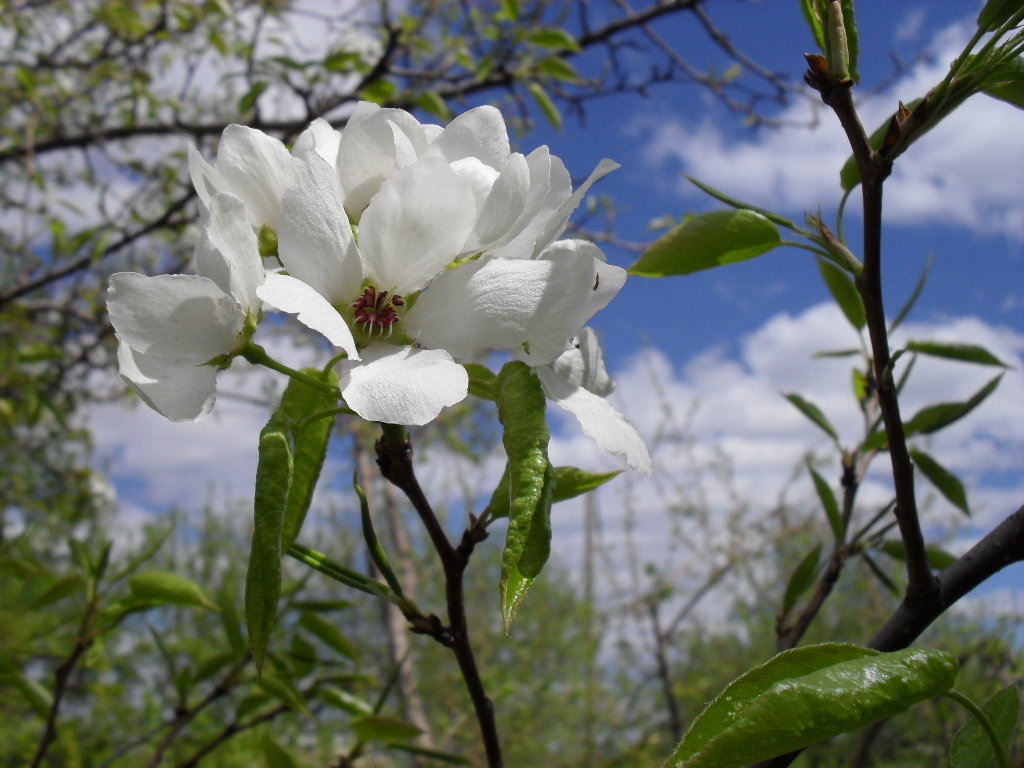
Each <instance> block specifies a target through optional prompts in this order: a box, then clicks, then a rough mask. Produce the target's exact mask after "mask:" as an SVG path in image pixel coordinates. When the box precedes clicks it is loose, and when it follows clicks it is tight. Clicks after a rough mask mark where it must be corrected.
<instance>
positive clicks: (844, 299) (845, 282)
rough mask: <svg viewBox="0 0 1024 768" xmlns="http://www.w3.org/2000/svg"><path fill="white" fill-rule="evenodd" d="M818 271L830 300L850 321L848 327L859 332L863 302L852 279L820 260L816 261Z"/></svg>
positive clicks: (842, 271)
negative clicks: (830, 296)
mask: <svg viewBox="0 0 1024 768" xmlns="http://www.w3.org/2000/svg"><path fill="white" fill-rule="evenodd" d="M818 269H819V271H820V272H821V276H822V277H823V278H824V280H825V285H827V286H828V290H829V292H830V293H831V294H832V298H833V299H835V302H836V304H838V305H839V308H840V309H841V310H843V314H844V315H846V319H847V320H849V321H850V325H852V326H853V327H854V328H856V329H857V330H858V331H859V330H860V329H861V328H863V327H864V322H865V315H864V301H863V299H861V297H860V294H859V293H858V292H857V287H856V286H855V285H854V284H853V278H851V277H850V275H849V274H848V273H847V272H845V271H844V270H842V269H840V268H839V267H837V266H836V265H835V264H833V263H831V262H829V261H825V259H822V258H819V259H818Z"/></svg>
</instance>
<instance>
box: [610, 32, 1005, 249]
mask: <svg viewBox="0 0 1024 768" xmlns="http://www.w3.org/2000/svg"><path fill="white" fill-rule="evenodd" d="M973 26H974V24H973V18H972V19H971V20H969V21H966V22H964V23H961V24H957V25H954V26H951V27H949V28H947V29H945V30H943V31H942V32H941V33H939V34H938V35H936V37H935V38H934V39H933V40H932V43H931V45H930V46H929V47H930V48H931V50H932V51H934V56H932V57H931V59H930V60H929V61H928V62H920V63H918V64H916V65H915V66H914V67H913V68H912V69H911V70H910V71H908V72H907V73H906V75H904V76H903V77H901V78H900V79H899V80H898V81H897V82H895V83H894V84H893V85H892V86H890V87H889V88H886V89H885V90H884V91H882V92H881V93H879V94H874V95H870V96H865V97H864V98H863V101H862V102H861V103H860V105H859V108H860V112H861V119H862V121H863V122H864V124H865V126H866V127H867V129H868V130H872V129H873V128H874V127H875V126H877V125H881V124H882V123H883V122H884V121H885V120H887V119H888V118H889V117H890V116H891V114H892V112H893V111H894V109H895V106H896V104H897V103H898V101H899V100H903V101H904V102H909V101H910V100H912V99H914V98H917V97H919V96H922V95H924V93H926V92H927V91H928V89H929V88H931V87H932V86H933V85H935V84H936V83H938V82H939V81H940V80H941V79H942V78H943V76H944V75H945V73H946V71H947V68H948V65H949V62H950V61H952V60H953V59H954V58H955V57H956V55H957V54H958V53H959V52H960V51H961V50H962V48H963V45H964V44H965V43H966V41H967V39H968V38H969V36H970V34H971V32H972V30H973ZM779 117H780V119H781V120H782V122H783V123H784V124H790V123H791V124H793V125H792V126H791V127H783V128H780V129H778V130H772V131H765V132H762V133H758V134H753V135H747V136H745V137H744V138H728V137H727V134H726V133H725V132H724V131H723V130H721V129H720V128H719V127H718V125H717V124H715V123H714V122H712V121H711V120H710V119H709V118H704V119H703V120H702V121H700V122H697V123H692V122H688V121H686V120H683V119H668V120H665V119H657V120H655V119H653V118H650V117H644V118H640V119H639V120H637V121H635V122H634V123H633V124H632V126H631V128H630V130H631V132H632V133H633V134H634V135H636V136H640V137H645V138H646V140H647V146H646V152H645V155H646V159H647V161H648V162H649V163H650V164H651V166H652V167H664V163H665V162H666V161H674V162H677V163H679V164H680V165H681V166H682V168H683V170H684V172H685V173H688V174H690V175H692V176H695V177H696V178H698V179H701V180H702V181H705V182H707V183H709V184H711V185H713V186H715V187H717V188H719V189H724V190H728V191H729V193H730V194H732V195H734V196H736V197H739V198H742V199H745V200H748V201H750V202H752V203H755V204H759V205H764V206H770V207H773V208H776V209H781V210H785V211H803V210H814V209H817V208H819V207H823V208H825V209H826V210H827V209H828V208H829V207H831V206H834V204H835V203H837V202H838V200H839V197H840V190H839V186H838V184H837V179H838V171H839V168H841V167H842V165H843V163H844V162H845V161H846V158H847V157H848V156H849V154H850V150H849V144H848V143H847V141H846V138H845V136H844V134H843V132H842V130H841V129H840V127H839V125H838V123H837V121H836V120H835V119H834V118H833V116H832V115H830V114H827V113H823V114H822V115H821V116H820V120H819V121H818V122H817V124H816V125H815V126H814V127H813V128H810V129H808V128H804V127H802V126H801V123H802V122H805V121H806V106H805V105H803V104H795V105H793V106H792V107H790V108H788V109H787V110H786V111H784V112H783V113H782V114H781V115H779ZM1019 157H1024V131H1021V129H1020V112H1019V111H1018V110H1016V109H1014V108H1013V107H1011V106H1010V105H1008V104H1005V103H1002V102H999V101H996V100H994V99H991V98H988V97H987V96H975V97H973V98H972V99H970V100H969V101H968V102H967V103H966V104H964V105H963V106H962V107H961V108H960V109H959V110H957V111H956V112H954V113H953V114H952V116H950V117H949V118H948V119H947V120H946V121H944V122H943V123H942V124H941V125H940V126H939V127H938V128H936V129H935V130H934V131H932V132H931V133H930V134H928V135H926V136H925V137H924V138H922V139H921V140H920V141H918V142H917V143H916V144H915V145H914V146H913V147H911V149H910V150H909V151H908V152H907V153H906V155H904V156H903V157H902V158H901V159H900V160H898V161H897V163H896V166H895V170H894V172H893V175H892V177H891V179H890V180H889V181H888V182H887V185H886V216H887V217H888V219H889V220H890V221H892V222H898V223H903V224H923V223H929V222H939V221H941V222H944V223H947V224H949V223H951V224H956V225H959V226H961V227H964V228H967V229H969V230H972V231H975V232H985V233H993V232H995V233H1001V234H1005V235H1008V236H1010V237H1013V238H1017V239H1024V212H1022V209H1021V206H1020V178H1019V174H1017V173H1016V172H1015V168H1016V166H1015V165H1013V164H1012V163H1010V164H1008V163H1007V158H1019ZM823 169H835V170H834V172H827V171H826V172H824V173H823ZM680 193H681V194H683V195H684V196H687V197H690V198H694V199H700V198H702V196H703V193H701V192H699V191H698V190H696V189H695V188H694V187H693V186H691V185H690V184H689V183H688V182H684V183H683V184H682V185H681V187H680ZM704 199H706V198H704Z"/></svg>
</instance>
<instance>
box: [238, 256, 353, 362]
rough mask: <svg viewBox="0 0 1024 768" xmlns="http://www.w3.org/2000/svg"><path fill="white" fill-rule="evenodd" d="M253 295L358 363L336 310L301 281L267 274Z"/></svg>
mask: <svg viewBox="0 0 1024 768" xmlns="http://www.w3.org/2000/svg"><path fill="white" fill-rule="evenodd" d="M256 293H257V295H258V296H259V297H260V298H261V299H263V300H264V301H265V302H267V304H269V305H270V306H272V307H274V308H275V309H279V310H281V311H282V312H287V313H288V314H291V315H295V316H296V317H297V318H298V321H299V322H300V323H302V324H303V325H305V326H306V327H307V328H312V329H313V330H314V331H318V332H319V333H322V334H323V335H324V336H325V337H327V340H328V341H329V342H331V344H333V345H334V346H336V347H340V348H341V349H343V350H345V352H346V353H347V354H348V356H349V359H351V360H358V359H359V353H358V352H357V351H356V342H355V339H353V338H352V331H350V330H349V327H348V326H347V325H346V324H345V320H344V319H343V318H342V317H341V315H339V314H338V310H336V309H335V308H334V307H332V306H331V305H330V304H329V303H328V301H327V299H325V298H324V297H323V296H321V295H320V294H319V293H317V292H316V291H315V290H313V289H312V288H310V287H309V286H308V285H306V284H305V283H304V282H302V281H301V280H298V279H296V278H294V277H290V276H289V275H281V274H278V273H275V272H271V273H269V274H268V275H267V279H266V280H264V281H263V285H261V286H260V287H259V289H258V290H257V291H256Z"/></svg>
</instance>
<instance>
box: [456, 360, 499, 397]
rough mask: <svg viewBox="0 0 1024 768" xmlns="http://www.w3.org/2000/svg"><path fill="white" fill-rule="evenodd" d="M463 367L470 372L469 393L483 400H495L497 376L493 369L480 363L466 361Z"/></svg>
mask: <svg viewBox="0 0 1024 768" xmlns="http://www.w3.org/2000/svg"><path fill="white" fill-rule="evenodd" d="M462 367H463V368H465V369H466V373H467V374H469V394H471V395H473V396H474V397H479V398H480V399H481V400H493V399H494V379H495V376H494V374H493V373H491V370H490V369H489V368H487V367H486V366H484V365H480V364H479V363H465V364H463V366H462Z"/></svg>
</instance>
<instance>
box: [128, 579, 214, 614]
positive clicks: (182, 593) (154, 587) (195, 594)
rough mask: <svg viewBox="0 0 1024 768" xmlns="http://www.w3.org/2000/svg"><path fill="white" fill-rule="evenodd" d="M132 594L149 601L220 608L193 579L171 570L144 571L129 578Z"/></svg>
mask: <svg viewBox="0 0 1024 768" xmlns="http://www.w3.org/2000/svg"><path fill="white" fill-rule="evenodd" d="M128 587H129V589H131V591H132V595H134V596H135V597H137V598H140V599H142V600H145V601H147V602H149V603H155V604H158V605H159V604H165V603H171V604H174V605H194V606H198V607H200V608H210V609H212V610H215V611H216V610H219V609H218V608H217V606H216V605H215V604H214V603H213V602H212V601H211V600H210V598H208V597H207V596H206V594H205V593H204V592H203V590H202V589H201V588H200V587H199V585H198V584H196V583H195V582H194V581H192V580H191V579H187V578H185V577H184V576H180V575H178V574H177V573H171V572H170V571H144V572H143V573H139V574H136V575H135V576H132V577H131V578H130V579H129V580H128Z"/></svg>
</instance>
